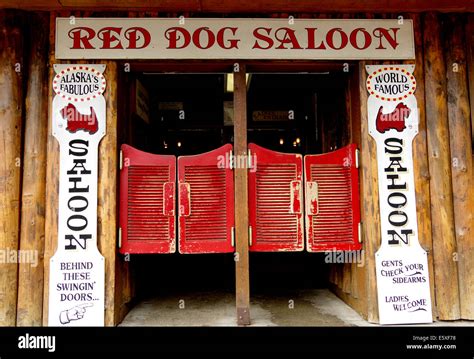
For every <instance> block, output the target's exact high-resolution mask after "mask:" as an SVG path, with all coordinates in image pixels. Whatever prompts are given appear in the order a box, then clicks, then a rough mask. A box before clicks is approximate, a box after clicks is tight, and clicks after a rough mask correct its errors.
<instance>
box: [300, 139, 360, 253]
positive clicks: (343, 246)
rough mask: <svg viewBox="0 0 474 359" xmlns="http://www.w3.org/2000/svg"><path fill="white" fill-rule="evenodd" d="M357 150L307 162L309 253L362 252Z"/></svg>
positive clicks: (353, 147)
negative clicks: (333, 251)
mask: <svg viewBox="0 0 474 359" xmlns="http://www.w3.org/2000/svg"><path fill="white" fill-rule="evenodd" d="M356 151H357V147H356V145H354V144H351V145H349V146H346V147H343V148H341V149H340V150H337V151H334V152H330V153H325V154H321V155H308V156H305V158H304V167H305V212H306V242H307V244H306V248H307V250H308V252H322V251H327V250H358V249H361V247H362V246H361V244H360V242H359V223H360V202H359V172H358V169H357V167H358V165H357V153H356Z"/></svg>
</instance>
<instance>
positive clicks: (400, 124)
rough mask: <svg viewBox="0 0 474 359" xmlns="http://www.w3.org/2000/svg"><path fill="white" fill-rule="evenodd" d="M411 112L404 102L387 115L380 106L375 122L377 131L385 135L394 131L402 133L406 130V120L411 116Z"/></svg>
mask: <svg viewBox="0 0 474 359" xmlns="http://www.w3.org/2000/svg"><path fill="white" fill-rule="evenodd" d="M410 112H411V111H410V109H409V108H408V107H407V106H406V105H405V104H404V103H402V102H400V103H399V104H398V105H397V107H395V109H394V110H393V111H392V112H390V113H387V114H384V113H383V106H380V108H379V112H378V113H377V119H376V122H375V126H376V129H377V131H379V132H380V133H385V131H388V130H391V129H394V130H397V131H398V132H402V131H403V130H404V129H405V128H406V126H405V120H406V119H407V118H408V116H410Z"/></svg>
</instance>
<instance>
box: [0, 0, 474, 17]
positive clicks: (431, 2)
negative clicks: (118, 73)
mask: <svg viewBox="0 0 474 359" xmlns="http://www.w3.org/2000/svg"><path fill="white" fill-rule="evenodd" d="M0 6H1V7H5V8H19V9H35V10H40V9H42V10H65V9H70V10H72V9H88V10H118V9H123V10H141V11H143V10H147V11H151V10H154V11H160V12H175V13H176V14H182V13H183V12H193V13H200V12H202V13H234V12H236V13H272V12H273V13H287V14H295V13H312V12H323V11H326V12H330V13H334V12H377V13H390V12H394V13H398V12H400V11H411V12H423V11H445V12H447V11H451V12H461V11H473V9H474V5H473V4H472V1H470V0H457V1H450V0H364V1H349V0H317V1H315V0H299V1H287V0H260V1H251V0H244V1H222V0H181V1H174V0H148V1H143V0H121V1H114V0H102V1H97V0H36V1H29V0H3V1H2V4H1V5H0ZM175 16H176V15H175Z"/></svg>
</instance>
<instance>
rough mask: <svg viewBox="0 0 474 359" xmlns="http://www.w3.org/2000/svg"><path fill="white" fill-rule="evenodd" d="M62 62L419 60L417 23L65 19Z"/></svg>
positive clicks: (59, 46) (60, 33)
mask: <svg viewBox="0 0 474 359" xmlns="http://www.w3.org/2000/svg"><path fill="white" fill-rule="evenodd" d="M55 56H56V58H58V59H309V60H322V59H326V60H329V59H342V60H362V59H399V60H402V59H414V58H415V47H414V37H413V23H412V21H411V20H408V19H402V20H392V19H293V18H289V19H235V18H222V19H216V18H213V19H198V18H74V17H72V18H57V19H56V52H55Z"/></svg>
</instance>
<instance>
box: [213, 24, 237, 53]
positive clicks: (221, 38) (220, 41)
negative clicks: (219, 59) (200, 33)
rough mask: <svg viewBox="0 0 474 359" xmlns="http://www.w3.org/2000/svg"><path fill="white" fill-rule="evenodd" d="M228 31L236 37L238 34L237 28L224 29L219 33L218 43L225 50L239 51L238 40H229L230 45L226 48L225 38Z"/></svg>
mask: <svg viewBox="0 0 474 359" xmlns="http://www.w3.org/2000/svg"><path fill="white" fill-rule="evenodd" d="M226 30H230V31H231V33H232V35H235V33H236V32H237V28H236V27H224V28H222V29H220V30H219V32H218V33H217V43H218V44H219V46H220V47H221V48H223V49H238V48H239V46H238V43H239V41H240V40H237V39H229V40H228V45H227V46H226V44H225V42H224V41H225V40H224V36H225V32H226Z"/></svg>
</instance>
